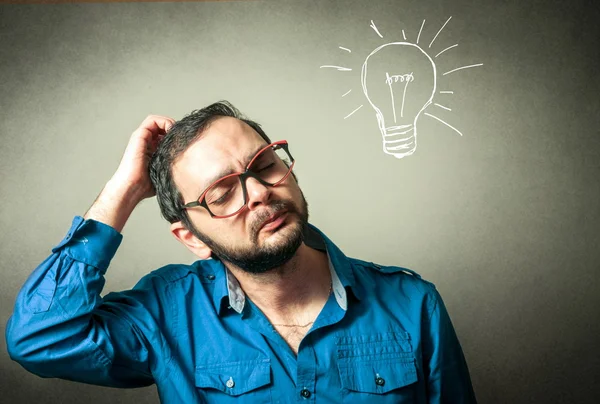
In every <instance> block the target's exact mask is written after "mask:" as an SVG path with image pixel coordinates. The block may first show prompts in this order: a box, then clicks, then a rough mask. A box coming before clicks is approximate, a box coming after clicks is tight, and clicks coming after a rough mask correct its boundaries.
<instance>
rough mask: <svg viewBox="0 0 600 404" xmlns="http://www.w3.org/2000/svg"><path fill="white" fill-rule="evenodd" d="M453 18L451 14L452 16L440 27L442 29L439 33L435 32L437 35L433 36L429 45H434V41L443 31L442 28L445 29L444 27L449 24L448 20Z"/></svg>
mask: <svg viewBox="0 0 600 404" xmlns="http://www.w3.org/2000/svg"><path fill="white" fill-rule="evenodd" d="M451 18H452V16H450V18H448V19H447V20H446V22H445V23H444V25H442V28H440V30H439V31H438V33H437V34H435V36H434V37H433V40H432V41H431V43H430V44H429V47H430V48H431V45H433V42H434V41H435V39H436V38H437V37H438V35H439V34H440V32H442V30H443V29H444V27H445V26H446V24H448V21H450V19H451Z"/></svg>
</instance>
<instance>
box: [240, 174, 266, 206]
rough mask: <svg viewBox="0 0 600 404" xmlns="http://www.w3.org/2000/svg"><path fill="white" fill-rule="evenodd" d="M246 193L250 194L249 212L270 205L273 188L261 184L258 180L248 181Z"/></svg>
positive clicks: (248, 179) (251, 179)
mask: <svg viewBox="0 0 600 404" xmlns="http://www.w3.org/2000/svg"><path fill="white" fill-rule="evenodd" d="M246 191H247V192H248V209H249V210H254V209H256V208H258V207H260V206H261V205H266V204H268V201H269V199H270V198H271V187H269V186H267V185H263V184H261V183H260V182H259V181H258V180H257V179H256V178H252V177H250V178H247V179H246Z"/></svg>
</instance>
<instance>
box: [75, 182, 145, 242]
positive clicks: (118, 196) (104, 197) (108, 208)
mask: <svg viewBox="0 0 600 404" xmlns="http://www.w3.org/2000/svg"><path fill="white" fill-rule="evenodd" d="M142 199H144V197H143V196H142V194H141V190H140V189H139V187H135V186H127V185H126V184H123V183H120V182H118V181H113V180H112V179H111V180H110V181H108V182H107V183H106V186H105V187H104V189H102V192H101V193H100V195H98V198H96V201H94V204H93V205H92V206H91V207H90V209H89V210H88V211H87V212H86V214H85V215H84V218H85V219H93V220H96V221H98V222H101V223H104V224H107V225H109V226H111V227H113V228H114V229H115V230H116V231H118V232H121V231H122V230H123V227H124V226H125V223H126V222H127V220H128V219H129V216H131V213H132V212H133V210H134V209H135V207H136V206H137V204H138V203H139V202H140V201H141V200H142Z"/></svg>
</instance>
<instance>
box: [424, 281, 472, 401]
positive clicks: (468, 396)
mask: <svg viewBox="0 0 600 404" xmlns="http://www.w3.org/2000/svg"><path fill="white" fill-rule="evenodd" d="M431 286H432V289H431V294H429V295H428V298H429V301H428V307H429V310H428V318H427V320H426V321H425V324H424V327H423V356H424V372H425V376H426V378H427V398H428V402H429V403H435V404H443V403H448V404H450V403H451V404H471V403H477V400H476V398H475V392H474V391H473V386H472V385H471V378H470V375H469V369H468V367H467V362H466V360H465V357H464V354H463V351H462V348H461V346H460V342H459V341H458V337H457V335H456V332H455V330H454V327H453V325H452V321H451V320H450V316H449V315H448V311H447V310H446V306H445V305H444V301H443V300H442V297H441V296H440V294H439V292H438V291H437V289H436V288H435V286H434V285H433V284H431Z"/></svg>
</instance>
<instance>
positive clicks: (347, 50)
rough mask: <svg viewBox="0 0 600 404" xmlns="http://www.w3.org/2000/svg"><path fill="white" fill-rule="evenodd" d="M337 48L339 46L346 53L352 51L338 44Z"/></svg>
mask: <svg viewBox="0 0 600 404" xmlns="http://www.w3.org/2000/svg"><path fill="white" fill-rule="evenodd" d="M338 48H340V49H341V50H345V51H346V52H348V53H352V51H351V50H350V49H348V48H344V47H343V46H338Z"/></svg>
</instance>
